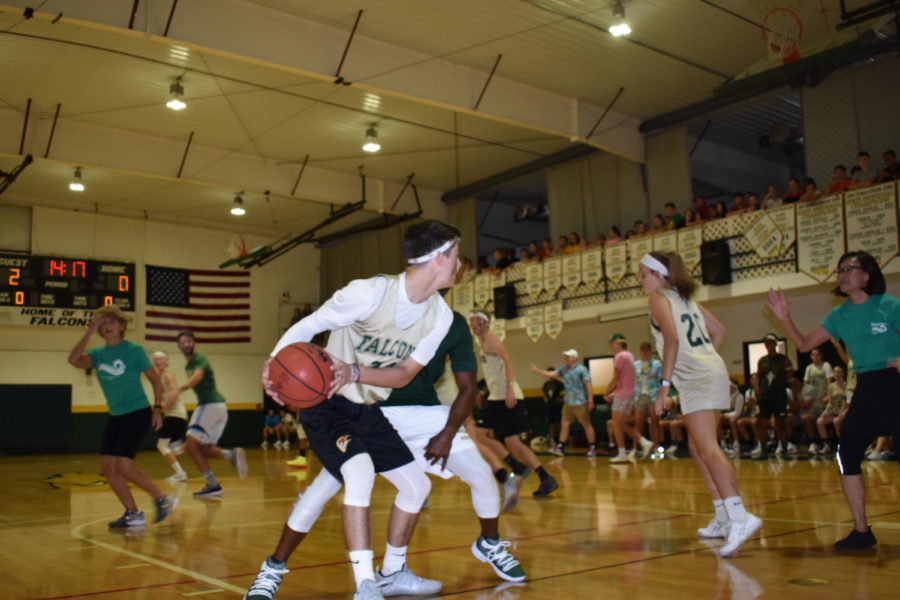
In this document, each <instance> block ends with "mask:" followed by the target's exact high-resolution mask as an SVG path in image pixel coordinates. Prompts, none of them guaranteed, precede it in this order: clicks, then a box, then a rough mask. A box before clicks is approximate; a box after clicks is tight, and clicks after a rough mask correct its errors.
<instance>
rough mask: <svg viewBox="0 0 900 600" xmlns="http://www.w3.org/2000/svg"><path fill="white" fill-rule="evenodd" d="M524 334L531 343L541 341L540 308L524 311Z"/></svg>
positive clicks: (542, 329) (542, 327) (542, 325)
mask: <svg viewBox="0 0 900 600" xmlns="http://www.w3.org/2000/svg"><path fill="white" fill-rule="evenodd" d="M525 333H526V334H527V335H528V337H530V338H531V341H532V342H537V341H538V340H539V339H541V335H543V333H544V309H543V308H541V307H536V308H529V309H528V310H526V311H525Z"/></svg>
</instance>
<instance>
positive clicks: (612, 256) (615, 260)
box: [604, 243, 628, 283]
mask: <svg viewBox="0 0 900 600" xmlns="http://www.w3.org/2000/svg"><path fill="white" fill-rule="evenodd" d="M604 254H605V255H606V276H607V277H608V278H609V280H610V281H612V282H613V283H619V282H620V281H622V278H623V277H625V275H626V273H627V272H628V244H623V243H618V244H613V245H612V246H607V248H606V252H605V253H604Z"/></svg>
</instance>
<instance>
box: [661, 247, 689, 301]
mask: <svg viewBox="0 0 900 600" xmlns="http://www.w3.org/2000/svg"><path fill="white" fill-rule="evenodd" d="M650 256H652V257H653V258H655V259H656V260H658V261H659V262H661V263H662V264H663V265H664V266H665V267H666V268H667V269H668V270H669V274H668V276H666V277H665V278H666V279H667V280H668V281H669V282H670V283H671V284H672V288H673V289H674V290H675V291H676V292H678V295H679V296H681V297H682V298H684V299H685V300H690V299H691V296H693V295H694V291H695V290H696V289H697V284H696V283H695V282H694V278H693V277H691V274H690V272H689V271H688V268H687V266H686V265H685V264H684V261H683V260H682V259H681V256H679V255H678V253H677V252H651V253H650Z"/></svg>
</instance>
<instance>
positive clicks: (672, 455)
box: [666, 444, 678, 458]
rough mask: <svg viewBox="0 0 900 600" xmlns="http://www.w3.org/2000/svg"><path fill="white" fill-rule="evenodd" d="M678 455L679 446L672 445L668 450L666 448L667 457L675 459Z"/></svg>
mask: <svg viewBox="0 0 900 600" xmlns="http://www.w3.org/2000/svg"><path fill="white" fill-rule="evenodd" d="M677 453H678V445H677V444H672V445H671V446H669V447H668V448H666V456H668V457H669V458H675V455H676V454H677Z"/></svg>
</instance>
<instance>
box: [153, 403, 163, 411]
mask: <svg viewBox="0 0 900 600" xmlns="http://www.w3.org/2000/svg"><path fill="white" fill-rule="evenodd" d="M153 408H154V409H157V408H158V409H160V410H162V404H154V405H153Z"/></svg>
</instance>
